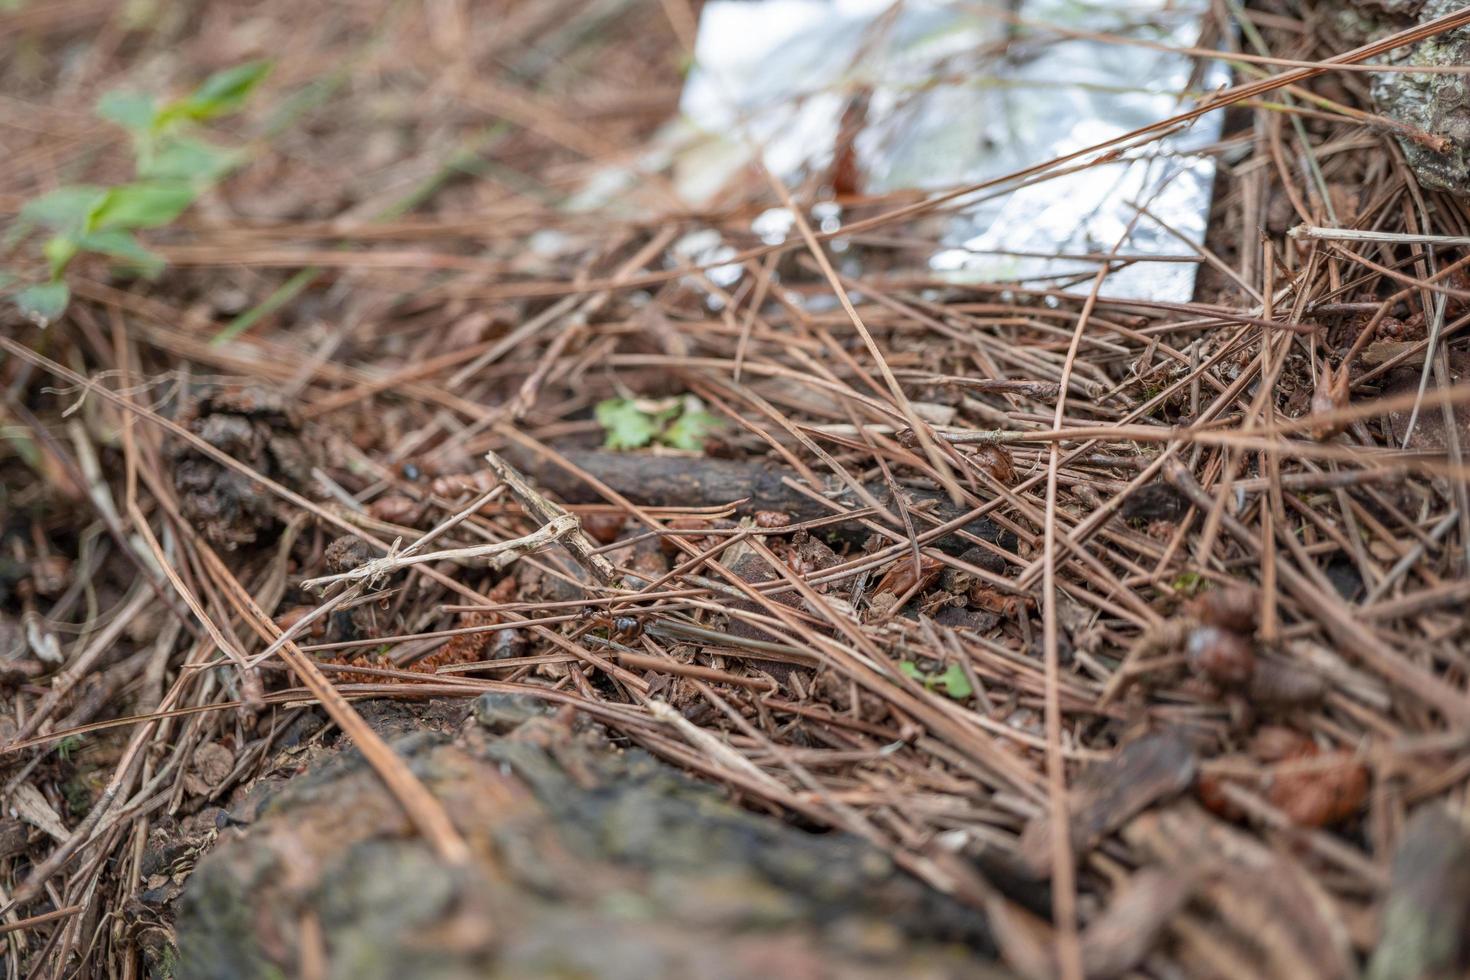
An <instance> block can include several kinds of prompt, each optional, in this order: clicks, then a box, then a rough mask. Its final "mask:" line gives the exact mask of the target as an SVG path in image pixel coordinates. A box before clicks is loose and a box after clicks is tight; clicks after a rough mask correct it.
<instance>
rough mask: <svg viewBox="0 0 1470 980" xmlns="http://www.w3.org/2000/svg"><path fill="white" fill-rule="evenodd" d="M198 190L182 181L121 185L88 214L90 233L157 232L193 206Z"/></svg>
mask: <svg viewBox="0 0 1470 980" xmlns="http://www.w3.org/2000/svg"><path fill="white" fill-rule="evenodd" d="M198 196H199V191H198V189H196V188H194V187H192V186H191V185H189V184H187V183H184V182H182V181H153V182H140V183H137V184H123V185H121V186H120V187H114V188H112V189H111V190H109V191H108V192H107V196H106V198H104V199H103V201H102V203H101V204H100V205H99V206H98V208H97V210H96V211H95V212H93V214H92V222H91V226H90V230H96V231H104V230H106V229H108V228H159V227H162V226H163V225H166V224H168V223H169V222H171V221H173V220H174V219H175V218H177V217H178V216H179V215H180V214H182V213H183V212H184V209H185V208H187V207H188V206H189V205H191V204H193V203H194V199H195V198H196V197H198Z"/></svg>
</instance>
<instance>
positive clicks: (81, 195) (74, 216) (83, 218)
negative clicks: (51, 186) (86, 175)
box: [20, 184, 107, 231]
mask: <svg viewBox="0 0 1470 980" xmlns="http://www.w3.org/2000/svg"><path fill="white" fill-rule="evenodd" d="M106 196H107V191H106V190H105V189H103V188H101V187H93V186H91V185H90V184H72V185H69V186H66V187H58V188H56V190H54V191H51V192H50V193H48V194H42V195H41V196H40V197H38V198H36V199H35V200H34V201H31V202H29V203H27V204H26V205H25V207H23V208H21V209H20V217H21V220H22V221H29V222H31V223H33V224H38V225H45V226H46V227H47V228H52V229H55V230H56V231H81V230H82V229H83V228H85V227H86V226H87V220H88V218H89V217H90V216H91V214H92V212H93V210H95V209H96V208H97V206H98V205H99V204H100V203H101V202H102V199H103V198H104V197H106Z"/></svg>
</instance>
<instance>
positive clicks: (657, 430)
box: [594, 395, 719, 453]
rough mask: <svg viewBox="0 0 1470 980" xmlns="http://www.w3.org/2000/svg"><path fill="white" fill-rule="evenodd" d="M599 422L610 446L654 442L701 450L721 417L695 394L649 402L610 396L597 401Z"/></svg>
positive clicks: (636, 447) (627, 445) (619, 446)
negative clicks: (713, 412) (716, 415)
mask: <svg viewBox="0 0 1470 980" xmlns="http://www.w3.org/2000/svg"><path fill="white" fill-rule="evenodd" d="M594 414H595V415H596V416H597V424H598V425H600V426H602V428H603V431H604V432H605V433H606V437H605V440H604V442H603V445H604V446H606V447H607V448H608V449H642V448H643V447H644V446H647V445H650V444H651V443H655V442H656V443H658V444H659V445H661V446H668V447H669V448H670V449H682V450H684V451H686V452H693V453H697V452H700V451H702V450H703V449H704V440H705V437H706V436H707V435H709V433H710V432H711V431H712V430H713V429H714V428H715V426H717V425H718V424H719V420H718V419H716V418H715V417H714V416H713V415H711V414H710V413H708V412H706V411H705V410H704V407H703V406H702V405H701V404H700V401H699V399H697V398H695V397H694V396H692V395H685V396H684V397H683V398H669V399H663V400H660V401H649V400H646V399H641V398H609V399H607V400H606V401H601V402H598V403H597V408H596V410H595V413H594Z"/></svg>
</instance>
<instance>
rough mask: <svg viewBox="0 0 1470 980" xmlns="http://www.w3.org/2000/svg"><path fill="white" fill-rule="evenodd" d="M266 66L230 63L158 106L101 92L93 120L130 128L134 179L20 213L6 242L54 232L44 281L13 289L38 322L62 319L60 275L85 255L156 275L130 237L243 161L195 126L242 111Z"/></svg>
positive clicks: (77, 188) (154, 257)
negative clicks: (200, 133)
mask: <svg viewBox="0 0 1470 980" xmlns="http://www.w3.org/2000/svg"><path fill="white" fill-rule="evenodd" d="M269 70H270V65H269V63H268V62H264V61H252V62H248V63H246V64H243V65H236V66H235V67H234V68H227V69H225V70H223V71H220V72H216V73H215V74H213V75H211V76H209V78H207V79H205V80H204V83H203V84H202V85H200V86H199V87H198V88H197V89H195V90H194V91H193V92H191V93H189V94H188V95H186V96H183V97H182V98H178V99H174V100H173V101H171V102H165V103H162V104H160V103H159V102H157V101H156V100H155V99H154V98H153V97H152V96H150V95H143V94H139V93H134V92H108V93H107V94H106V95H104V96H103V97H102V98H101V99H100V100H99V101H98V103H97V114H98V115H99V116H101V117H102V118H103V119H106V120H108V121H109V122H113V123H116V124H117V125H119V126H121V127H123V128H124V129H125V130H127V131H128V134H129V136H130V138H131V141H132V147H133V157H134V162H135V166H134V172H135V179H134V180H132V181H131V182H129V183H126V184H118V185H115V186H112V187H99V186H96V185H93V184H67V185H64V186H62V187H58V188H56V189H55V190H53V191H50V192H49V193H46V194H42V195H41V196H40V197H38V198H36V199H35V200H33V201H30V202H29V203H27V204H26V205H25V206H24V207H22V208H21V211H20V220H19V222H18V223H17V225H16V227H15V228H14V230H13V231H12V232H11V239H12V240H15V239H17V238H19V237H21V236H24V235H27V234H29V233H30V232H31V230H32V229H34V228H36V227H38V226H39V227H44V228H47V229H49V230H50V231H51V232H52V235H51V237H50V238H49V239H47V240H46V242H45V243H44V244H43V245H42V246H41V254H42V255H43V256H44V257H45V259H46V262H47V267H48V273H49V276H48V278H47V279H45V280H44V281H41V282H33V283H31V284H30V285H27V286H25V287H23V288H22V289H20V290H19V291H17V292H16V293H15V295H14V297H13V299H14V301H15V303H16V305H17V306H19V307H20V310H21V312H22V313H24V314H25V315H26V316H28V317H30V318H31V319H32V320H34V321H36V322H37V323H39V324H40V325H42V326H45V325H46V324H48V323H50V322H51V321H52V320H55V319H56V318H57V317H58V316H60V315H61V314H62V312H63V311H64V310H65V309H66V305H67V303H68V302H69V301H70V299H71V290H70V289H69V288H68V287H67V285H66V280H65V279H64V278H63V277H64V274H65V272H66V268H67V266H68V265H69V264H70V263H71V261H72V259H74V258H75V257H76V256H78V255H80V254H81V253H83V252H92V253H95V254H98V255H104V256H107V257H109V258H112V259H115V260H117V261H118V262H119V263H120V264H121V265H124V266H126V267H129V268H132V269H135V270H137V271H139V272H141V273H142V274H143V275H145V276H149V277H152V276H156V275H157V274H158V273H159V272H160V271H161V270H162V269H163V266H164V260H163V258H162V257H161V256H159V255H158V254H156V253H154V252H151V251H149V250H148V249H147V248H144V247H143V245H142V244H141V243H140V242H139V241H138V239H137V236H136V235H135V234H134V233H135V232H137V231H140V230H142V229H147V228H160V227H163V226H164V225H167V224H169V223H171V222H172V221H173V220H174V219H175V218H177V217H178V216H179V215H180V214H182V213H183V212H184V210H185V209H186V208H188V207H189V205H191V204H193V203H194V201H195V200H197V199H198V197H199V195H200V194H202V193H204V191H205V190H207V189H208V188H209V187H210V186H211V185H213V184H215V183H217V182H218V181H219V180H220V179H221V178H222V177H224V176H225V175H226V174H227V173H229V172H230V171H231V170H233V169H234V168H235V167H237V166H239V165H240V163H241V162H242V160H243V155H242V154H241V153H240V152H239V151H238V150H230V149H225V148H223V147H220V146H216V145H215V144H213V143H210V142H207V141H205V140H203V139H200V138H199V137H197V136H195V135H193V130H194V129H195V128H196V127H197V126H198V124H199V123H203V122H208V121H209V120H212V119H218V118H219V117H221V116H225V115H229V114H230V113H232V112H235V111H237V110H239V109H240V107H241V106H243V105H244V103H245V99H246V98H247V97H248V96H249V94H250V92H251V90H252V89H254V88H255V86H256V85H258V84H259V83H260V81H261V79H263V78H264V77H265V76H266V73H267V72H268V71H269ZM8 278H9V279H11V281H14V279H15V277H13V276H12V277H8ZM0 285H3V283H0Z"/></svg>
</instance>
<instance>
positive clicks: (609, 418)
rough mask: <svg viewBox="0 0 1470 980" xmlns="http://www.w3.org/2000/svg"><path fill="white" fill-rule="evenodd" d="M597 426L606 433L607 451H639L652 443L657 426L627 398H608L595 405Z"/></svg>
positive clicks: (605, 443)
mask: <svg viewBox="0 0 1470 980" xmlns="http://www.w3.org/2000/svg"><path fill="white" fill-rule="evenodd" d="M594 414H595V415H596V417H597V424H598V425H600V426H602V427H603V429H604V430H606V432H607V440H606V441H605V442H604V443H603V445H605V446H606V447H607V448H608V449H639V448H641V447H643V446H646V445H648V444H649V443H650V442H652V441H653V437H654V436H655V435H656V434H657V433H658V424H657V423H656V422H655V421H654V420H653V418H652V417H650V416H649V415H648V413H646V412H642V411H640V410H639V409H638V407H637V406H636V405H634V404H633V402H632V401H630V400H629V399H627V398H609V399H607V400H606V401H601V402H598V403H597V408H596V409H595V410H594Z"/></svg>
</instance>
